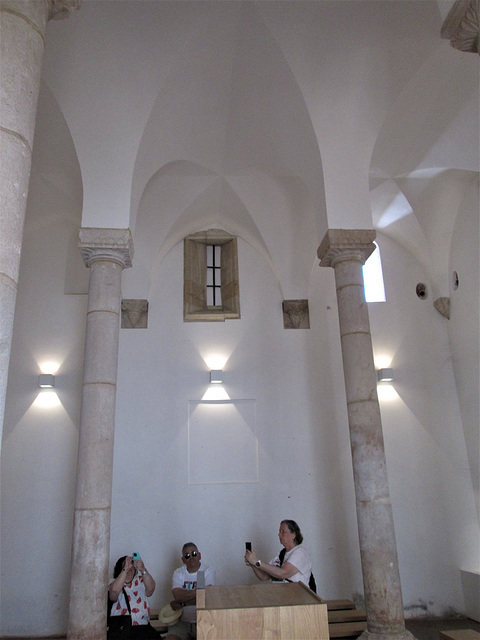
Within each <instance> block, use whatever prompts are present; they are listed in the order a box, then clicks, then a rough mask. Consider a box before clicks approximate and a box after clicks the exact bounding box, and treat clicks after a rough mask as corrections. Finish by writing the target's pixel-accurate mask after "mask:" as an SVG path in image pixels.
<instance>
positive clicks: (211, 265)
mask: <svg viewBox="0 0 480 640" xmlns="http://www.w3.org/2000/svg"><path fill="white" fill-rule="evenodd" d="M206 249H207V306H209V307H221V306H222V264H221V258H222V247H221V246H218V245H210V244H209V245H207V247H206Z"/></svg>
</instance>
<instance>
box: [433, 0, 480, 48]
mask: <svg viewBox="0 0 480 640" xmlns="http://www.w3.org/2000/svg"><path fill="white" fill-rule="evenodd" d="M479 4H480V0H457V1H456V2H455V4H454V5H453V7H452V8H451V9H450V11H449V13H448V15H447V17H446V18H445V22H444V23H443V25H442V30H441V32H440V35H441V37H442V38H445V39H446V40H450V44H451V45H452V47H453V48H454V49H458V50H459V51H465V52H467V53H480V51H479V31H480V25H479V20H480V9H479Z"/></svg>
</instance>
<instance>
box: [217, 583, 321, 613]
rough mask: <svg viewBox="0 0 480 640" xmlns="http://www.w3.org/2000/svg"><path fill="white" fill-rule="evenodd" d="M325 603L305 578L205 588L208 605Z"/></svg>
mask: <svg viewBox="0 0 480 640" xmlns="http://www.w3.org/2000/svg"><path fill="white" fill-rule="evenodd" d="M314 604H322V599H321V598H319V597H318V596H317V595H316V594H315V593H313V592H312V591H310V589H308V587H306V586H305V585H304V584H303V583H302V582H277V583H275V582H265V583H263V584H244V585H234V586H227V585H223V586H210V587H207V588H206V589H205V609H246V608H251V607H283V606H285V605H289V606H294V605H314Z"/></svg>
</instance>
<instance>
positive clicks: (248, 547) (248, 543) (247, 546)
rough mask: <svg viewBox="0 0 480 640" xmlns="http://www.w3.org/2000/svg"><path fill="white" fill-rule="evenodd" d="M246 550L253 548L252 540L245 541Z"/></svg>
mask: <svg viewBox="0 0 480 640" xmlns="http://www.w3.org/2000/svg"><path fill="white" fill-rule="evenodd" d="M245 550H246V551H251V550H252V543H251V542H245Z"/></svg>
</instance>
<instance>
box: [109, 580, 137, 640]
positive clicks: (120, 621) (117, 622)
mask: <svg viewBox="0 0 480 640" xmlns="http://www.w3.org/2000/svg"><path fill="white" fill-rule="evenodd" d="M122 591H123V595H124V596H125V602H126V603H127V609H128V614H129V615H128V616H126V615H125V616H112V615H110V611H111V609H112V607H111V605H112V604H113V603H112V601H111V600H110V598H109V599H108V617H107V640H127V638H129V637H130V631H131V629H132V612H131V611H130V603H129V601H128V596H127V592H126V591H125V589H122Z"/></svg>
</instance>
